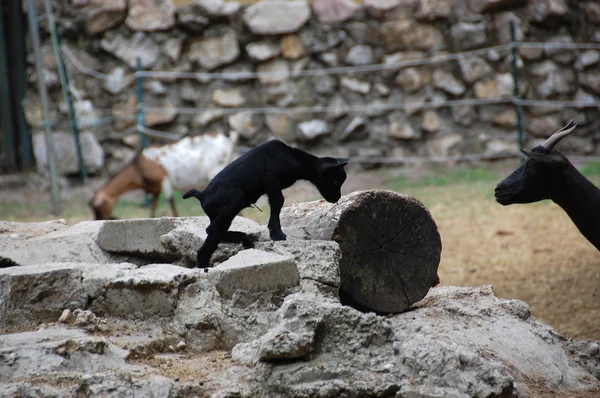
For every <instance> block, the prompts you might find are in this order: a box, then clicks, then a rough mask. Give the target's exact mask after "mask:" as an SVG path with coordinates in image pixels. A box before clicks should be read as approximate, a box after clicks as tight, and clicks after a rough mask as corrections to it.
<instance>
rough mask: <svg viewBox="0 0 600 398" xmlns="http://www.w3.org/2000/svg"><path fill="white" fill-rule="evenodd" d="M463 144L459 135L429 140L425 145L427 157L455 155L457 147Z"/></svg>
mask: <svg viewBox="0 0 600 398" xmlns="http://www.w3.org/2000/svg"><path fill="white" fill-rule="evenodd" d="M462 142H463V137H462V136H461V135H460V134H456V133H454V134H449V135H444V136H441V137H436V138H433V139H431V140H429V141H428V142H427V144H426V148H427V153H428V154H429V156H434V157H446V156H449V155H454V154H457V151H458V147H459V146H460V144H461V143H462Z"/></svg>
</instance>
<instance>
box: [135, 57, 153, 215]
mask: <svg viewBox="0 0 600 398" xmlns="http://www.w3.org/2000/svg"><path fill="white" fill-rule="evenodd" d="M135 69H136V71H137V72H141V71H142V70H143V68H142V61H141V60H140V59H139V58H137V59H136V68H135ZM142 83H143V80H142V77H141V76H138V75H136V76H135V88H136V91H137V107H138V122H137V129H138V131H139V133H140V145H141V147H142V149H143V148H146V146H148V137H147V136H146V133H144V125H145V124H146V112H145V110H144V88H143V86H142ZM144 198H145V202H146V207H148V206H149V205H150V195H149V194H148V193H146V194H145V195H144Z"/></svg>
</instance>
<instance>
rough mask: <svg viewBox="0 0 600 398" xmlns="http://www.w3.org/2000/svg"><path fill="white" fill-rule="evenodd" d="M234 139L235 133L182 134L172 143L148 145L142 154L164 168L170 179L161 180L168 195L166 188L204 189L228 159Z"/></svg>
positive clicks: (232, 148)
mask: <svg viewBox="0 0 600 398" xmlns="http://www.w3.org/2000/svg"><path fill="white" fill-rule="evenodd" d="M237 139H238V133H236V132H232V133H231V134H230V137H227V136H225V135H224V134H221V133H219V134H215V135H212V134H204V135H198V136H194V137H185V138H182V139H181V140H179V141H177V142H174V143H171V144H166V145H161V146H150V147H148V148H146V149H144V150H143V152H142V154H143V155H144V156H145V157H146V158H148V159H150V160H154V161H156V162H158V163H160V164H161V165H162V166H163V167H164V168H165V170H166V171H167V179H168V180H169V181H168V183H166V184H165V182H166V181H165V182H163V189H164V190H165V192H164V193H165V195H166V196H167V197H170V196H169V195H172V190H171V189H168V188H171V187H172V188H174V189H178V190H180V191H187V190H188V189H192V188H196V189H200V190H202V189H204V187H206V186H207V185H208V183H209V182H210V180H212V178H213V177H214V176H215V175H216V174H217V173H219V172H220V171H221V170H223V168H224V167H225V166H227V165H228V164H229V163H230V162H231V160H232V156H233V150H234V148H235V145H236V143H237ZM165 185H166V186H165ZM167 187H168V188H167ZM165 188H167V189H165Z"/></svg>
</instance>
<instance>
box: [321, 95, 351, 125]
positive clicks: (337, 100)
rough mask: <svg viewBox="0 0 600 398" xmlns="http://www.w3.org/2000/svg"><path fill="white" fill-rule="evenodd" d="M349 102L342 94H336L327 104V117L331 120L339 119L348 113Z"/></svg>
mask: <svg viewBox="0 0 600 398" xmlns="http://www.w3.org/2000/svg"><path fill="white" fill-rule="evenodd" d="M347 107H348V103H347V102H346V100H345V99H344V97H342V96H341V95H340V94H336V95H334V97H333V98H332V99H331V101H329V105H327V112H326V113H325V118H326V119H327V120H329V121H333V120H337V119H339V118H341V117H342V116H344V115H346V113H348V111H347Z"/></svg>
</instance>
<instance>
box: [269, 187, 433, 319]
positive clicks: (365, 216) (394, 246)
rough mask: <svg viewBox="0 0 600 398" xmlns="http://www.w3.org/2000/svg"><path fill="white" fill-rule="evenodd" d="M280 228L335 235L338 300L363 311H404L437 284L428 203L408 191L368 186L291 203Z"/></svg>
mask: <svg viewBox="0 0 600 398" xmlns="http://www.w3.org/2000/svg"><path fill="white" fill-rule="evenodd" d="M281 224H282V226H284V227H296V228H298V227H304V228H306V230H307V231H308V233H309V235H310V236H311V238H312V239H321V240H334V241H336V242H338V243H339V245H340V249H341V252H342V258H341V260H340V276H341V288H340V299H341V300H342V302H343V303H344V304H347V305H351V306H353V307H354V308H356V309H359V310H362V311H374V312H377V313H381V314H387V313H398V312H402V311H406V310H407V309H408V308H410V306H411V305H412V304H414V303H416V302H417V301H419V300H421V299H422V298H423V297H425V295H426V294H427V292H428V291H429V289H430V288H431V287H433V286H435V285H437V284H438V283H439V278H438V275H437V269H438V265H439V263H440V256H441V251H442V242H441V238H440V234H439V232H438V229H437V225H436V224H435V221H434V220H433V218H432V217H431V214H430V213H429V211H428V210H427V208H426V207H425V206H424V205H423V204H422V203H421V202H419V201H418V200H416V199H415V198H413V197H410V196H408V195H403V194H399V193H396V192H393V191H386V190H372V191H360V192H354V193H351V194H349V195H345V196H342V198H341V199H340V200H339V201H338V202H337V203H334V204H332V203H328V202H326V201H324V200H319V201H315V202H308V203H294V204H292V205H291V206H288V207H286V208H284V209H283V210H282V212H281Z"/></svg>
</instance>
